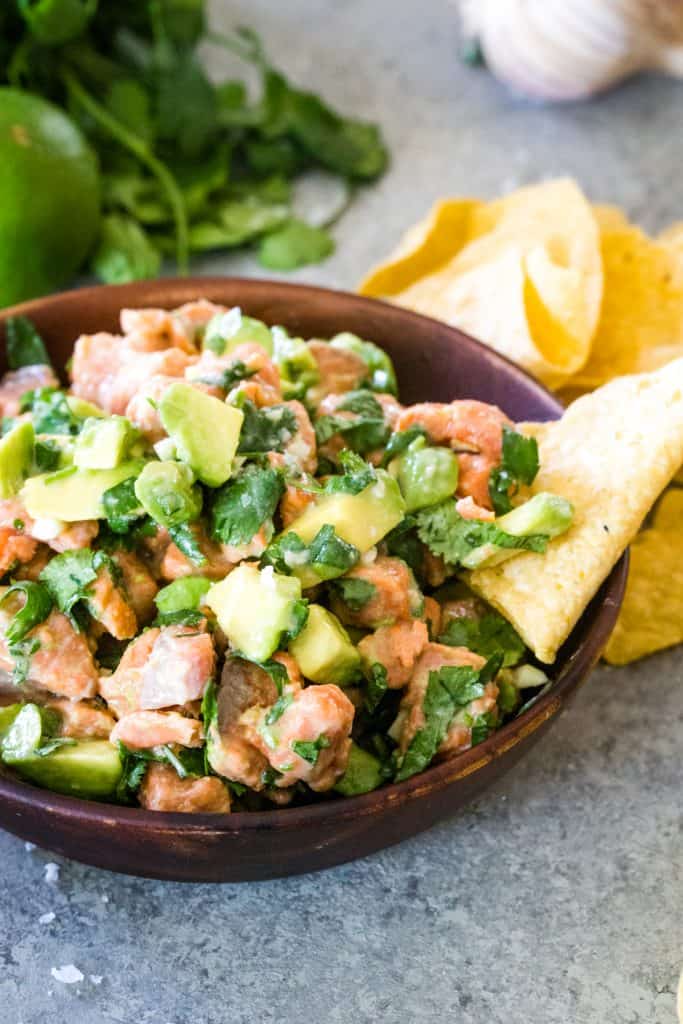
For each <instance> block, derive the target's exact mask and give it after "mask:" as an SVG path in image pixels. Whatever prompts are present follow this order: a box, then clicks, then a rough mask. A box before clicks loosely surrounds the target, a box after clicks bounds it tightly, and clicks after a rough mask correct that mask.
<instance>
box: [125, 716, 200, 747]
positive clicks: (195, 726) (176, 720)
mask: <svg viewBox="0 0 683 1024" xmlns="http://www.w3.org/2000/svg"><path fill="white" fill-rule="evenodd" d="M109 739H110V740H111V742H112V743H123V744H124V746H126V747H130V749H131V750H148V749H149V748H150V747H163V746H165V745H166V744H167V743H178V744H179V745H180V746H181V747H201V745H202V743H203V742H204V733H203V731H202V723H201V722H200V721H198V720H197V719H196V718H186V717H185V715H181V714H180V712H179V711H133V712H131V714H130V715H125V717H124V718H121V719H119V721H118V722H117V723H116V725H115V726H114V728H113V729H112V732H111V736H110V737H109Z"/></svg>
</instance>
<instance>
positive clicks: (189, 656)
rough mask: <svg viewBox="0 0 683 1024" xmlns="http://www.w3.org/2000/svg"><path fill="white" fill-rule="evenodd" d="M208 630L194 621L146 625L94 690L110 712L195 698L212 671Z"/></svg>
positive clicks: (123, 713)
mask: <svg viewBox="0 0 683 1024" xmlns="http://www.w3.org/2000/svg"><path fill="white" fill-rule="evenodd" d="M214 662H215V651H214V647H213V640H212V638H211V636H210V635H209V634H208V633H207V632H204V631H201V629H200V627H190V626H163V627H162V628H161V629H158V628H153V629H148V630H146V631H145V632H144V633H142V634H141V635H140V636H139V637H138V638H137V639H136V640H134V641H133V642H132V643H131V644H129V645H128V647H127V648H126V650H125V651H124V653H123V657H122V658H121V661H120V662H119V664H118V667H117V669H116V671H115V672H114V673H113V674H112V675H111V676H102V677H101V678H100V686H99V690H100V693H101V695H102V696H103V697H104V699H105V700H106V701H107V703H108V704H109V706H110V707H111V708H112V710H113V711H114V713H115V714H116V715H117V716H118V717H119V718H123V717H124V716H126V715H129V714H130V713H131V712H134V711H146V710H156V709H159V708H170V707H177V706H182V705H186V704H188V703H191V702H192V701H196V700H199V699H200V698H201V697H202V696H203V694H204V690H205V689H206V684H207V683H208V681H209V679H210V678H211V676H212V675H213V670H214Z"/></svg>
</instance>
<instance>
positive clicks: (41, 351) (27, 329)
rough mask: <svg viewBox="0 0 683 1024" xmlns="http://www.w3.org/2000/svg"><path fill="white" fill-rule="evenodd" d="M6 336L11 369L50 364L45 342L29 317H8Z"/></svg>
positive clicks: (8, 360) (8, 361)
mask: <svg viewBox="0 0 683 1024" xmlns="http://www.w3.org/2000/svg"><path fill="white" fill-rule="evenodd" d="M5 338H6V345H7V365H8V366H9V368H10V370H18V369H20V368H21V367H22V366H36V365H39V364H43V365H45V364H47V365H48V366H49V365H50V357H49V355H48V354H47V350H46V348H45V343H44V341H43V339H42V338H41V336H40V335H39V334H38V331H37V330H36V328H35V326H34V325H33V323H32V322H31V321H30V320H29V319H28V317H26V316H10V317H8V318H7V322H6V323H5Z"/></svg>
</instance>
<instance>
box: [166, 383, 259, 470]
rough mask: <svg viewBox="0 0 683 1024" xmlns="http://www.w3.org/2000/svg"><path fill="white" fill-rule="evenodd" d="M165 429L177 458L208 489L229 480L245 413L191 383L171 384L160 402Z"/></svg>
mask: <svg viewBox="0 0 683 1024" xmlns="http://www.w3.org/2000/svg"><path fill="white" fill-rule="evenodd" d="M159 415H160V417H161V422H162V423H163V425H164V429H165V430H166V432H167V433H168V435H169V437H171V438H172V439H173V441H174V443H175V446H176V450H177V453H178V458H179V459H180V460H181V461H183V462H187V464H188V465H189V466H191V468H192V469H193V470H194V472H195V475H196V476H197V478H198V479H199V480H201V481H202V482H203V483H205V484H208V486H209V487H220V486H221V484H224V483H225V481H226V480H227V479H228V478H229V477H230V474H231V472H232V460H233V458H234V456H235V452H236V451H237V445H238V443H239V438H240V430H241V429H242V421H243V420H244V414H243V413H242V412H241V411H240V410H239V409H236V408H234V406H232V405H226V404H225V402H221V401H220V399H218V398H214V397H213V396H212V395H206V394H204V392H203V391H198V390H197V388H193V387H192V385H191V384H182V383H180V382H179V383H178V384H172V385H171V386H170V388H168V389H167V390H166V391H165V392H164V394H163V396H162V398H161V401H160V402H159Z"/></svg>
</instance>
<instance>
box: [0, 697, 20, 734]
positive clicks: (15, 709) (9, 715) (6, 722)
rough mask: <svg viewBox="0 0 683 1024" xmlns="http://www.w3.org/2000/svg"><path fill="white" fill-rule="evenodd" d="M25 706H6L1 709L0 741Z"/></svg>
mask: <svg viewBox="0 0 683 1024" xmlns="http://www.w3.org/2000/svg"><path fill="white" fill-rule="evenodd" d="M23 706H24V705H23V704H5V705H4V707H1V708H0V741H1V740H2V738H3V736H4V735H5V733H6V732H7V730H8V729H9V727H10V725H11V724H12V722H13V721H14V719H15V718H16V717H17V715H18V714H19V712H20V711H21V709H22V708H23Z"/></svg>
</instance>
